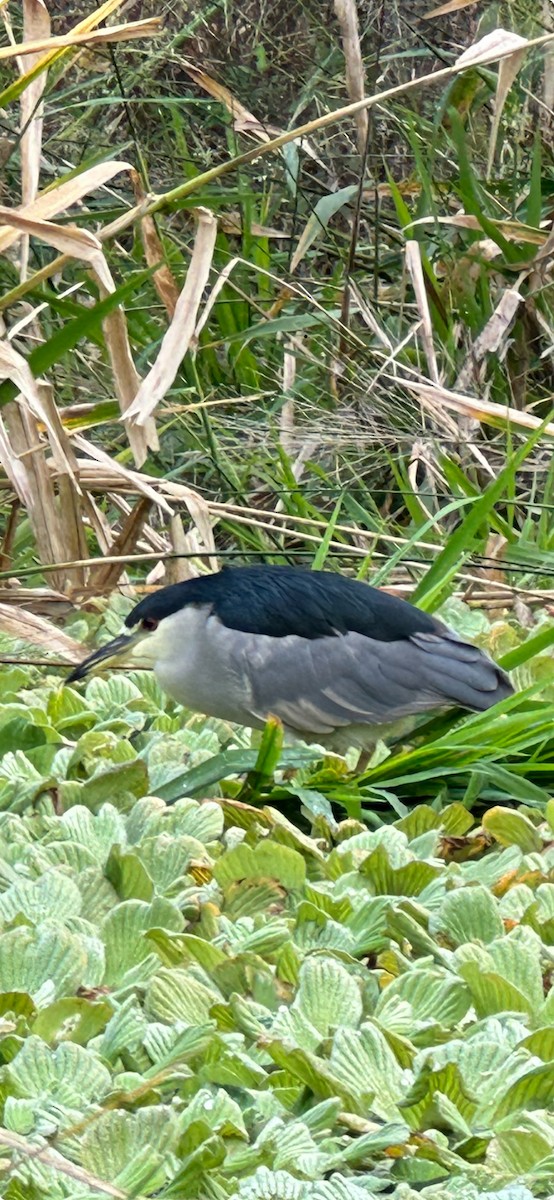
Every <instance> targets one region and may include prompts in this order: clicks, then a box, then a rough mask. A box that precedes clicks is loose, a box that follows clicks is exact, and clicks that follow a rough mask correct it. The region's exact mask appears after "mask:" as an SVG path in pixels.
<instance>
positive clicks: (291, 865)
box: [213, 840, 306, 891]
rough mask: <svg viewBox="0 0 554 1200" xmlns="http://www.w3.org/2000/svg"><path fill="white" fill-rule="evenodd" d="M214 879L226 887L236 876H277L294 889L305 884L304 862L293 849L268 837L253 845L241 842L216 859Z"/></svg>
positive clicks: (240, 877) (290, 888) (283, 884)
mask: <svg viewBox="0 0 554 1200" xmlns="http://www.w3.org/2000/svg"><path fill="white" fill-rule="evenodd" d="M213 874H214V879H216V880H217V882H218V883H219V885H220V887H222V888H223V889H225V888H227V887H228V886H229V884H231V883H234V882H235V880H238V879H264V878H266V877H269V878H270V879H277V880H278V881H279V883H280V884H281V886H282V887H284V888H286V890H287V891H297V890H299V889H300V888H302V887H303V885H304V880H305V877H306V864H305V862H304V859H303V858H302V856H301V855H300V854H299V853H298V851H296V850H291V849H289V847H288V846H280V845H279V844H278V843H277V842H273V841H270V840H267V841H265V842H259V843H258V844H257V845H256V846H254V848H252V847H251V846H246V845H245V844H244V843H243V844H241V845H240V846H236V847H235V848H234V849H233V850H227V851H226V852H225V854H222V856H221V858H219V859H218V861H217V862H216V863H215V865H214V868H213Z"/></svg>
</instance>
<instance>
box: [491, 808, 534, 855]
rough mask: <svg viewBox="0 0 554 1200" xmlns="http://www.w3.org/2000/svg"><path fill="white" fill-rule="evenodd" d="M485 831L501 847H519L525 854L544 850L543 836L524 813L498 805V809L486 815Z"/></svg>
mask: <svg viewBox="0 0 554 1200" xmlns="http://www.w3.org/2000/svg"><path fill="white" fill-rule="evenodd" d="M483 829H486V830H487V833H489V834H492V836H493V838H494V840H495V841H498V842H500V845H501V846H519V847H520V848H522V850H523V853H524V854H532V853H534V852H535V851H538V852H540V851H541V850H542V838H541V835H540V833H538V830H537V829H536V828H535V826H534V824H532V822H531V821H530V820H529V817H525V816H524V815H523V812H517V811H516V810H514V809H502V808H500V806H499V805H496V808H494V809H489V810H488V812H486V814H484V817H483Z"/></svg>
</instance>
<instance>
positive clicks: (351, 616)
mask: <svg viewBox="0 0 554 1200" xmlns="http://www.w3.org/2000/svg"><path fill="white" fill-rule="evenodd" d="M188 604H194V605H198V606H202V605H207V606H209V607H210V608H211V610H212V612H214V613H215V614H216V616H217V617H219V619H220V621H221V622H222V623H223V624H224V625H226V626H227V627H228V628H230V629H240V630H242V632H244V633H259V634H267V635H269V636H270V637H287V636H288V635H289V634H296V635H297V636H298V637H303V638H321V637H329V636H333V635H336V634H343V633H350V632H352V633H362V634H364V635H365V636H366V637H370V638H375V639H376V640H377V641H380V642H397V641H400V640H402V638H409V637H412V636H413V634H415V633H434V634H436V633H439V632H442V631H443V626H441V625H440V623H439V622H438V621H435V619H434V618H433V617H431V616H429V615H428V614H427V613H424V612H420V610H419V609H417V608H414V607H413V606H412V605H411V604H407V603H406V601H405V600H400V599H398V598H397V597H396V596H389V595H387V593H386V592H380V591H378V590H377V589H376V588H372V587H369V586H368V585H367V584H365V583H361V582H359V581H357V580H354V579H345V578H344V577H343V576H342V575H336V574H335V573H334V572H331V571H306V570H303V569H302V568H301V567H285V566H270V565H268V566H254V567H232V568H229V567H227V568H224V569H223V570H222V571H219V572H217V573H216V574H213V575H202V576H200V577H199V578H198V579H188V580H186V582H185V583H175V584H172V585H171V586H170V587H165V588H161V589H160V591H158V592H154V593H153V594H152V595H151V596H145V597H144V599H143V600H141V601H140V603H139V604H137V605H136V607H135V608H134V609H133V610H132V612H130V613H129V616H128V617H127V619H126V621H125V624H126V625H127V626H129V627H132V626H133V625H137V624H138V622H139V621H144V620H145V619H151V620H155V621H161V620H163V618H164V617H169V616H171V614H172V613H176V612H179V611H180V609H182V608H184V607H185V606H186V605H188Z"/></svg>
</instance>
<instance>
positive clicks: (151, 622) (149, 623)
mask: <svg viewBox="0 0 554 1200" xmlns="http://www.w3.org/2000/svg"><path fill="white" fill-rule="evenodd" d="M142 628H143V629H147V630H148V632H149V633H152V632H153V630H154V629H157V628H158V622H157V621H156V618H155V617H145V618H144V621H143V622H142Z"/></svg>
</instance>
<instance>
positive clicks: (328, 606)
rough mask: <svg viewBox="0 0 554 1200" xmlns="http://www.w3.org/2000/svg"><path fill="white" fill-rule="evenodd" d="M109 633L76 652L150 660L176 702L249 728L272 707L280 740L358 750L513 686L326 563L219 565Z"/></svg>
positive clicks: (161, 593)
mask: <svg viewBox="0 0 554 1200" xmlns="http://www.w3.org/2000/svg"><path fill="white" fill-rule="evenodd" d="M125 625H126V627H127V630H129V631H130V632H127V633H123V634H121V635H120V636H119V637H116V638H115V639H114V640H113V641H111V642H109V643H108V644H107V645H104V646H102V647H101V648H100V649H99V650H96V651H95V652H94V653H93V654H91V655H90V656H89V657H88V658H85V660H84V661H83V662H81V663H80V664H79V665H78V666H77V667H76V669H75V670H73V671H72V673H71V674H70V675H69V677H68V679H67V680H66V682H67V683H74V682H76V681H78V680H80V679H83V678H85V677H86V676H87V675H88V674H89V672H90V671H91V670H93V669H95V668H97V667H100V666H105V665H108V664H109V663H110V662H111V663H114V664H125V665H131V666H132V665H133V663H134V665H135V666H137V665H139V663H138V662H137V654H138V657H139V659H140V665H141V666H151V667H153V669H154V672H155V675H156V677H157V679H158V682H159V683H160V685H161V688H162V689H163V690H164V691H165V692H166V693H167V694H168V695H169V696H170V697H171V698H172V699H173V700H176V701H177V702H178V703H179V704H182V705H183V706H184V707H185V708H187V709H189V710H193V711H195V712H199V713H203V714H205V715H206V716H210V717H217V718H221V719H223V720H225V721H231V722H234V723H235V724H237V725H243V726H247V727H249V728H252V729H259V728H263V727H264V725H265V723H266V721H267V719H268V718H269V717H270V716H271V717H277V718H279V720H280V721H281V722H282V724H283V726H284V730H285V733H286V734H288V735H289V736H290V737H291V738H292V739H293V740H297V739H300V740H302V741H304V742H312V743H317V744H318V745H321V746H323V747H324V748H330V749H335V750H338V751H339V752H343V751H345V750H346V749H348V748H350V747H353V748H356V747H357V748H358V749H359V750H360V751H362V752H367V751H368V750H369V749H370V748H371V747H374V746H375V744H376V741H377V740H378V739H379V738H382V737H383V736H384V735H385V732H387V733H388V734H389V735H390V733H391V732H394V733H395V732H404V730H405V729H406V728H408V727H409V726H410V725H411V727H412V728H413V724H414V723H415V719H416V718H417V716H418V714H421V713H426V712H434V711H440V710H444V709H448V708H452V707H460V708H464V709H469V710H471V711H474V712H481V711H483V710H485V709H488V708H490V707H491V706H492V705H494V704H496V703H497V702H498V701H501V700H504V699H506V698H507V697H508V696H510V695H511V694H512V693H513V690H514V689H513V687H512V684H511V683H510V680H509V678H508V676H507V675H506V673H505V672H504V671H503V670H502V669H501V668H500V667H499V666H498V665H497V664H496V663H495V662H494V661H493V660H492V659H491V658H489V656H488V655H487V654H486V653H485V652H484V651H483V650H481V649H479V648H478V647H477V646H474V645H472V644H471V643H470V642H467V641H466V640H465V639H464V638H461V637H460V636H458V634H457V633H455V632H454V630H453V629H451V628H449V626H448V625H445V624H443V622H442V621H440V620H439V619H438V618H437V617H434V616H432V615H430V614H429V613H426V612H423V611H422V610H421V609H418V608H416V607H415V606H414V605H412V604H410V603H408V602H407V601H406V600H402V599H400V598H399V597H397V596H394V595H391V594H389V593H387V592H384V591H381V590H379V589H377V588H374V587H371V586H370V585H369V584H366V583H364V582H362V581H360V580H354V579H350V578H347V577H345V576H342V575H340V574H338V573H337V572H332V571H316V570H309V569H305V568H301V567H294V566H285V565H275V564H259V565H254V566H240V567H238V566H237V567H224V568H223V569H222V570H221V571H217V572H214V573H212V574H205V575H201V576H198V577H197V578H194V579H188V580H186V581H185V582H183V583H175V584H172V585H169V586H168V587H163V588H160V589H158V590H157V591H155V592H153V593H151V594H149V595H147V596H145V597H143V599H142V600H140V601H139V603H138V604H137V605H136V606H135V607H134V608H133V609H132V611H131V612H130V613H129V615H128V617H127V618H126V621H125Z"/></svg>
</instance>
